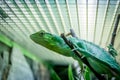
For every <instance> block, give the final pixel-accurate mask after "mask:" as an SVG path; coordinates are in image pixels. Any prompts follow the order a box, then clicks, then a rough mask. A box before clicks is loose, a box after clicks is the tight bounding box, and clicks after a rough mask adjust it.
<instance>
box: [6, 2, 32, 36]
mask: <svg viewBox="0 0 120 80" xmlns="http://www.w3.org/2000/svg"><path fill="white" fill-rule="evenodd" d="M5 4H6V5H7V7H8V8H9V9H10V11H11V12H12V13H13V15H15V17H16V18H17V19H18V20H19V21H20V22H21V20H20V19H19V18H18V17H17V15H16V14H15V13H14V11H13V10H12V9H11V8H10V6H9V5H8V3H7V2H6V1H5ZM9 18H10V17H9ZM10 19H11V18H10ZM11 20H12V19H11ZM12 21H13V20H12ZM13 22H14V21H13ZM14 23H15V22H14ZM21 23H22V22H21ZM15 24H16V25H17V23H15ZM22 25H23V26H24V28H25V29H26V30H27V31H28V32H30V31H29V30H28V29H27V28H26V27H25V25H24V24H23V23H22ZM17 26H18V25H17ZM19 28H20V27H19ZM20 30H21V31H22V33H23V34H24V35H26V33H24V31H23V30H22V29H21V28H20Z"/></svg>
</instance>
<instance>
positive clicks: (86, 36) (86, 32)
mask: <svg viewBox="0 0 120 80" xmlns="http://www.w3.org/2000/svg"><path fill="white" fill-rule="evenodd" d="M86 40H88V0H86Z"/></svg>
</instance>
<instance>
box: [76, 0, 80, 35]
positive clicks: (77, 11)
mask: <svg viewBox="0 0 120 80" xmlns="http://www.w3.org/2000/svg"><path fill="white" fill-rule="evenodd" d="M75 2H76V9H77V10H76V13H77V20H78V29H79V30H78V31H79V37H80V19H79V8H78V0H76V1H75Z"/></svg>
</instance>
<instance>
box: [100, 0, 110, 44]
mask: <svg viewBox="0 0 120 80" xmlns="http://www.w3.org/2000/svg"><path fill="white" fill-rule="evenodd" d="M109 5H110V0H107V6H106V10H105V13H104V19H103V24H102V26H103V27H102V33H101V36H100V41H99V44H100V45H101V44H102V37H103V32H104V28H105V22H106V17H107V12H108V8H109Z"/></svg>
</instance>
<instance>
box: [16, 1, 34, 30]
mask: <svg viewBox="0 0 120 80" xmlns="http://www.w3.org/2000/svg"><path fill="white" fill-rule="evenodd" d="M14 5H15V6H16V7H17V9H18V10H19V11H20V12H21V13H22V16H24V19H25V20H26V21H27V22H28V23H29V25H30V26H32V28H33V30H34V31H36V30H35V29H34V27H33V25H32V23H31V22H30V21H29V19H28V18H27V17H26V15H25V14H24V12H23V11H22V9H21V8H20V7H19V6H18V3H17V2H16V1H15V0H14Z"/></svg>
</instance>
